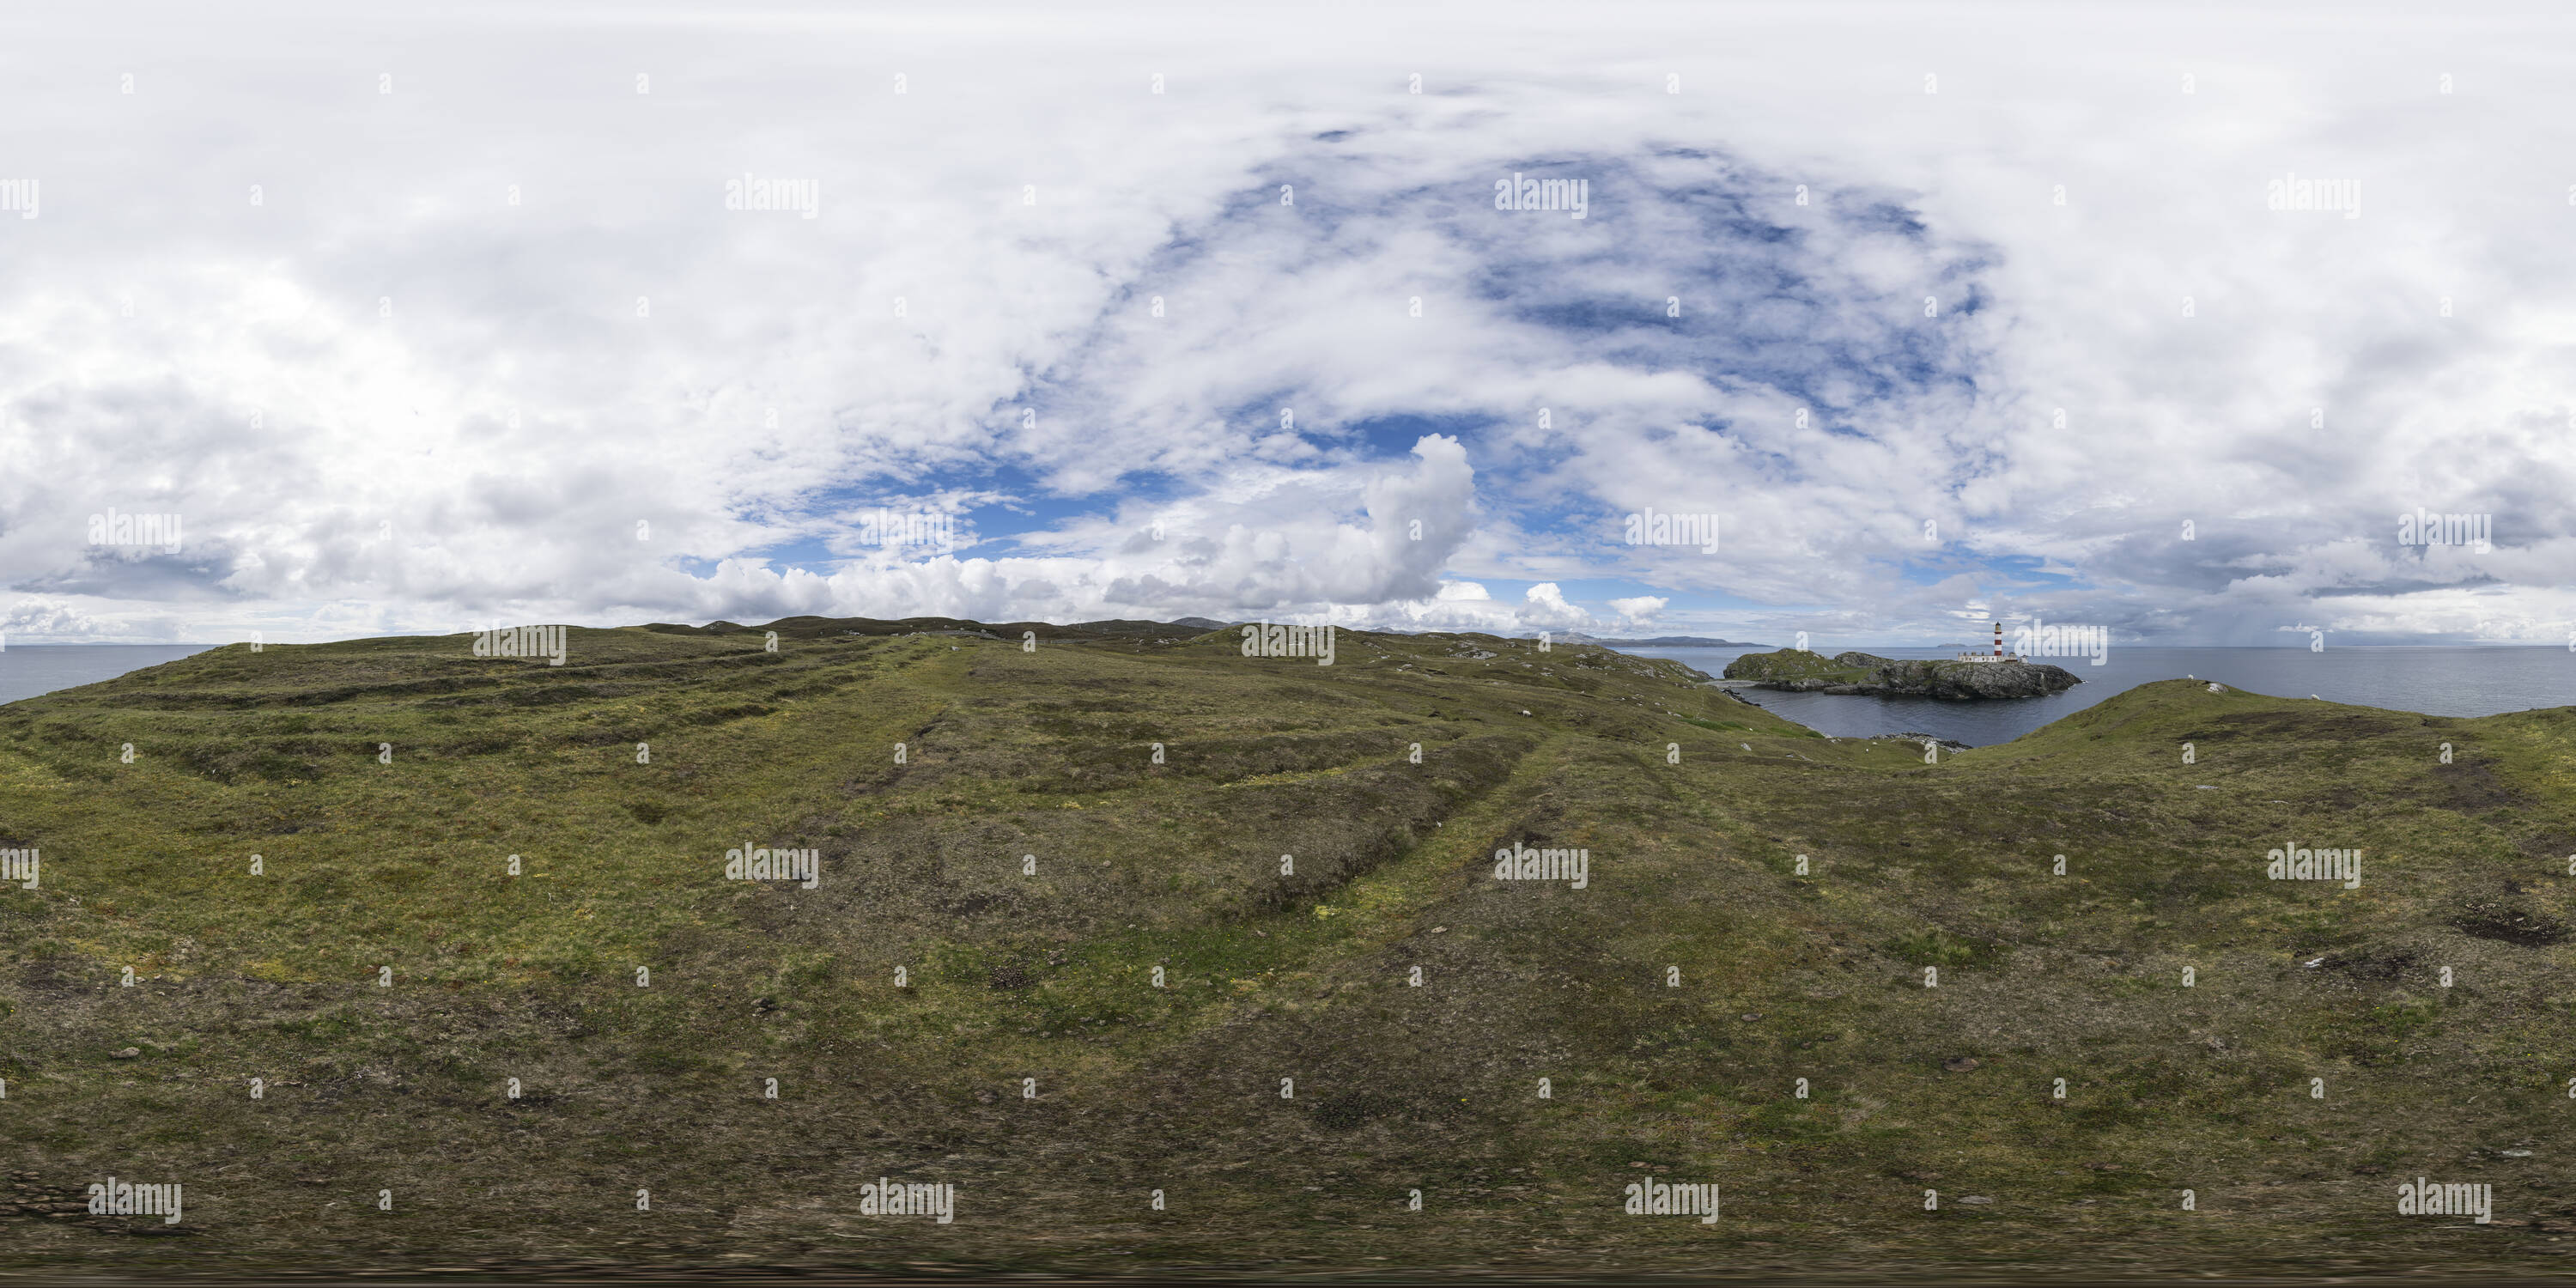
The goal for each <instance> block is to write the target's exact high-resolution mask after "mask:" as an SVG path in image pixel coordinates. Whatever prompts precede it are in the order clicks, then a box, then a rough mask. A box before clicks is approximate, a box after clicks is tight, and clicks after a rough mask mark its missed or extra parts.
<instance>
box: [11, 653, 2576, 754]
mask: <svg viewBox="0 0 2576 1288" xmlns="http://www.w3.org/2000/svg"><path fill="white" fill-rule="evenodd" d="M210 647H212V646H211V645H206V644H18V645H11V646H9V647H8V648H6V649H0V702H15V701H17V700H18V699H20V698H32V697H34V696H36V695H37V694H40V693H52V692H54V691H55V690H57V689H68V688H73V687H75V686H78V685H83V684H96V683H98V682H99V681H101V680H112V679H115V678H116V677H118V676H120V675H124V674H126V673H128V672H130V671H136V670H140V669H142V668H143V667H147V666H157V665H159V664H160V663H163V662H170V661H176V660H177V659H179V658H183V657H187V656H189V655H191V654H194V653H200V652H203V651H205V650H206V649H207V648H210ZM1614 647H1616V646H1615V645H1614ZM1622 651H1624V652H1630V653H1636V654H1640V655H1643V656H1647V657H1668V658H1672V659H1673V660H1675V661H1678V662H1681V663H1683V664H1685V665H1688V666H1691V667H1694V668H1696V669H1698V670H1701V671H1705V672H1707V673H1708V674H1709V675H1710V676H1712V677H1714V676H1717V675H1719V674H1722V673H1723V672H1724V671H1725V670H1726V664H1727V663H1729V662H1732V661H1734V660H1735V659H1736V658H1738V657H1740V656H1742V655H1744V654H1746V653H1767V652H1769V651H1771V650H1769V649H1768V648H1664V647H1647V646H1638V647H1633V648H1625V649H1623V650H1622ZM1836 651H1837V652H1840V651H1841V650H1836ZM1861 651H1862V652H1864V653H1876V654H1878V655H1879V656H1881V657H1898V658H1943V657H1950V656H1953V655H1955V654H1956V653H1957V652H1958V650H1957V649H1955V648H1950V649H1903V648H1864V649H1862V650H1861ZM2050 660H2051V662H2052V664H2053V665H2057V666H2063V667H2065V668H2066V669H2067V670H2069V671H2072V672H2074V673H2075V675H2076V676H2077V677H2078V678H2080V679H2082V680H2083V681H2084V682H2083V683H2082V684H2079V685H2076V686H2075V687H2074V688H2072V689H2068V690H2067V691H2065V692H2064V693H2055V694H2050V695H2049V696H2047V697H2041V698H1994V699H1988V700H1985V701H1979V702H1944V701H1941V700H1939V699H1937V698H1878V697H1848V696H1841V695H1836V694H1829V693H1779V692H1775V691H1772V690H1769V689H1737V690H1736V692H1737V693H1739V694H1741V695H1743V696H1744V697H1746V698H1748V699H1750V700H1752V701H1753V702H1756V703H1759V704H1760V705H1761V706H1762V707H1764V708H1765V709H1767V710H1769V711H1771V712H1773V713H1775V714H1777V715H1780V716H1782V717H1784V718H1786V719H1789V720H1794V721H1796V722H1798V723H1799V724H1802V725H1805V726H1807V727H1808V728H1810V729H1813V730H1815V731H1817V732H1818V733H1826V734H1831V735H1833V736H1835V737H1837V738H1859V737H1873V736H1876V735H1880V734H1893V733H1922V734H1930V735H1932V736H1933V737H1936V738H1944V739H1948V740H1950V741H1952V742H1960V743H1965V744H1967V745H1969V746H1971V747H1982V746H1986V745H1989V744H1992V743H1998V742H2010V741H2012V740H2013V739H2015V738H2018V737H2020V736H2022V735H2023V734H2026V733H2029V732H2030V731H2031V730H2033V729H2037V728H2039V727H2040V726H2041V725H2044V724H2047V723H2048V722H2050V721H2052V720H2056V719H2058V718H2059V717H2061V716H2065V715H2067V714H2069V713H2071V712H2076V711H2081V710H2083V709H2084V708H2086V707H2089V706H2091V705H2093V704H2094V703H2096V702H2100V701H2102V700H2103V699H2105V698H2108V697H2110V696H2111V695H2113V694H2115V693H2120V692H2124V691H2126V690H2128V689H2131V688H2135V687H2136V686H2138V685H2141V684H2146V683H2148V682H2150V681H2154V680H2170V679H2180V678H2183V677H2185V676H2189V677H2191V678H2193V679H2200V680H2216V681H2218V682H2219V683H2221V684H2225V685H2228V686H2229V687H2231V688H2238V689H2248V690H2251V691H2253V692H2256V693H2267V694H2271V695H2272V696H2274V697H2283V698H2305V697H2319V698H2324V699H2325V700H2327V701H2329V702H2344V703H2351V704H2353V705H2356V706H2365V707H2384V708H2389V709H2392V710H2397V711H2416V712H2421V713H2423V714H2425V715H2436V716H2489V715H2496V714H2499V713H2501V712H2506V711H2527V710H2530V709H2532V708H2534V707H2563V706H2569V705H2576V651H2570V650H2567V649H2563V648H2512V647H2494V646H2482V645H2435V644H2394V645H2377V646H2353V647H2345V648H2328V649H2326V650H2325V651H2323V652H2316V653H2312V652H2309V651H2308V650H2306V649H2300V648H2122V647H2120V646H2119V645H2116V644H2115V645H2113V646H2111V648H2110V649H2109V651H2108V652H2107V653H2106V655H2105V657H2104V661H2103V664H2102V665H2100V666H2094V665H2092V660H2091V659H2090V658H2083V657H2078V658H2058V659H2050Z"/></svg>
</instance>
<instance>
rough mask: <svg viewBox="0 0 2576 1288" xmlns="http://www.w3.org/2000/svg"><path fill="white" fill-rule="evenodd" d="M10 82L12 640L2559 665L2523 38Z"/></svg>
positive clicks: (2565, 635)
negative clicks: (1506, 650) (772, 631)
mask: <svg viewBox="0 0 2576 1288" xmlns="http://www.w3.org/2000/svg"><path fill="white" fill-rule="evenodd" d="M0 74H5V83H6V84H7V85H9V86H10V90H9V92H8V96H9V110H8V111H7V112H6V113H0V634H5V638H6V640H7V641H8V642H12V643H48V642H52V643H72V642H163V641H189V642H208V643H223V642H231V641H237V640H248V639H251V638H254V636H256V637H258V638H263V639H265V640H269V641H277V642H294V641H312V640H325V639H343V638H352V637H359V636H371V635H389V634H411V633H446V632H453V631H460V630H468V629H476V628H480V627H485V626H491V625H500V624H514V623H540V622H542V623H569V624H574V625H585V626H614V625H625V624H634V623H641V622H653V621H663V622H672V621H678V622H707V621H712V620H717V619H727V620H732V621H737V622H746V623H748V622H761V621H767V620H770V619H773V618H777V617H782V616H788V615H794V614H822V615H828V616H854V617H877V618H896V617H906V616H926V615H936V616H951V617H965V618H974V619H979V620H985V621H1018V620H1044V621H1055V622H1067V623H1070V622H1079V621H1087V620H1095V619H1100V618H1151V619H1157V620H1171V619H1174V618H1180V617H1185V616H1199V617H1208V618H1214V619H1218V620H1225V621H1245V620H1270V621H1292V622H1309V623H1314V622H1334V623H1338V624H1340V625H1343V626H1348V627H1374V628H1387V629H1402V630H1480V631H1492V632H1497V633H1504V634H1527V633H1532V632H1536V631H1542V630H1544V631H1556V632H1564V631H1584V632H1589V633H1593V634H1599V635H1611V636H1621V635H1626V636H1644V635H1677V634H1678V635H1709V636H1721V637H1724V638H1728V639H1734V640H1742V641H1753V642H1766V643H1786V642H1788V639H1789V637H1790V636H1791V635H1792V634H1793V633H1795V632H1800V631H1804V632H1808V633H1810V635H1811V636H1812V637H1813V638H1814V639H1815V640H1817V641H1818V644H1819V646H1820V647H1824V646H1839V645H1842V644H1854V645H1857V644H1870V643H1875V644H1888V645H1898V644H1920V645H1935V644H1943V643H1949V642H1956V641H1972V640H1977V639H1981V638H1984V637H1985V636H1986V635H1987V634H1988V631H1989V628H1988V626H1987V623H1988V622H1990V621H1995V620H2001V621H2004V622H2006V623H2008V624H2011V625H2012V626H2013V627H2016V628H2017V627H2019V626H2022V625H2025V624H2030V623H2034V622H2044V623H2048V624H2058V625H2075V626H2099V627H2102V628H2104V629H2105V630H2107V631H2108V632H2109V636H2110V638H2111V639H2113V640H2115V641H2118V642H2121V643H2133V644H2137V643H2143V644H2202V645H2297V646H2302V647H2304V646H2307V645H2308V644H2309V643H2310V641H2311V638H2312V637H2316V638H2323V639H2326V640H2330V641H2332V642H2334V643H2339V644H2340V643H2350V644H2368V643H2408V642H2423V643H2434V642H2488V643H2519V644H2547V645H2553V646H2554V645H2560V644H2564V645H2566V646H2568V647H2569V648H2571V649H2576V511H2572V510H2571V506H2570V499H2571V498H2576V10H2571V9H2570V8H2568V7H2567V6H2564V5H2541V4H2532V5H2443V6H2430V5H2420V4H2418V5H2407V6H2397V5H2375V4H2367V3H2363V4H2355V3H2333V4H2322V3H2321V4H2280V5H2228V6H2224V7H2221V6H2201V5H2193V4H2181V3H2169V2H2159V3H2153V4H2122V3H2110V4H2099V5H2064V4H1956V3H1951V4H1941V5H1925V4H1903V5H1892V4H1891V5H1881V4H1840V3H1799V4H1779V5H1772V4H1711V3H1692V4H1670V5H1665V4H1633V3H1631V4H1622V3H1591V2H1589V0H1587V3H1583V4H1534V3H1527V2H1525V0H1480V2H1478V3H1472V4H1398V3H1383V2H1374V0H1373V2H1371V3H1365V4H1336V3H1299V4H1294V5H1286V4H1279V5H1207V4H1178V3H1173V4H1164V3H1131V4H1117V5H1096V4H1082V3H1049V4H1027V5H1022V4H979V5H961V4H948V3H942V4H930V3H888V4H876V5H867V6H826V5H806V4H777V3H766V2H763V0H753V2H751V3H736V4H722V5H719V4H712V3H708V4H673V3H664V2H661V0H640V2H637V3H621V4H618V5H614V6H610V5H588V4H552V5H538V4H530V3H524V2H514V3H509V4H499V5H478V4H473V3H450V2H442V3H436V4H429V3H387V4H370V5H347V4H341V5H332V6H319V5H314V6H288V5H271V4H260V3H250V4H245V5H235V6H226V7H225V12H224V13H223V14H222V15H221V16H220V17H217V16H211V15H210V14H209V12H208V11H207V10H206V8H205V7H204V6H197V5H178V4H153V5H126V4H119V3H104V4H89V3H85V4H81V5H77V6H75V5H69V4H61V3H50V2H49V3H42V4H33V5H20V6H12V7H10V8H8V9H7V10H5V11H0ZM1542 183H1544V184H1545V185H1546V186H1544V187H1542V186H1541V185H1542ZM1498 185H1499V186H1498ZM1578 197H1579V200H1580V204H1579V205H1576V204H1575V202H1576V199H1577V198H1578ZM1533 206H1534V207H1539V208H1526V207H1533ZM2419 513H2422V514H2425V515H2430V516H2433V522H2431V523H2430V524H2428V525H2418V524H2417V523H2415V522H2414V519H2415V516H2417V515H2418V514H2419ZM1657 515H1662V516H1666V517H1667V519H1668V520H1669V519H1670V518H1671V517H1672V516H1680V518H1681V520H1682V522H1681V523H1680V524H1679V525H1678V527H1677V528H1676V527H1674V526H1672V525H1670V524H1669V522H1668V524H1667V526H1666V528H1664V529H1662V530H1659V529H1657V527H1656V526H1655V525H1654V523H1653V517H1654V516H1657ZM2443 516H2452V517H2451V519H2450V520H2449V521H2447V522H2446V521H2445V520H2444V518H2443ZM1632 520H1633V521H1634V522H1632ZM1712 527H1713V529H1714V532H1715V539H1714V540H1713V541H1711V540H1708V539H1707V533H1708V531H1709V530H1710V529H1711V528H1712ZM2426 527H2429V529H2430V532H2429V533H2428V532H2426V531H2423V530H2421V529H2422V528H2426ZM2428 536H2429V537H2430V538H2431V539H2430V540H2427V539H2426V538H2427V537H2428ZM1632 537H1633V538H1635V539H1634V540H1632ZM2455 539H2456V540H2455Z"/></svg>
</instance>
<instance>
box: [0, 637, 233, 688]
mask: <svg viewBox="0 0 2576 1288" xmlns="http://www.w3.org/2000/svg"><path fill="white" fill-rule="evenodd" d="M213 647H214V645H212V644H12V645H9V646H8V647H7V648H0V702H15V701H17V700H18V699H20V698H32V697H35V696H36V695H37V694H40V693H51V692H53V691H55V690H56V689H73V688H78V687H80V686H81V685H84V684H96V683H98V682H99V681H101V680H113V679H115V678H116V677H118V676H120V675H123V674H125V673H127V672H129V671H140V670H142V669H143V668H144V667H147V666H159V665H161V664H162V663H164V662H176V661H178V660H179V659H180V658H183V657H187V656H189V655H191V654H195V653H203V652H205V651H206V650H207V649H210V648H213Z"/></svg>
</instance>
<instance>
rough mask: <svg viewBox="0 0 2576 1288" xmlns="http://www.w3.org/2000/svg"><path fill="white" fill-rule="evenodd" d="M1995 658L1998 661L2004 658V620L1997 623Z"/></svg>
mask: <svg viewBox="0 0 2576 1288" xmlns="http://www.w3.org/2000/svg"><path fill="white" fill-rule="evenodd" d="M1995 660H1996V661H1998V662H2000V661H2003V660H2004V624H2003V623H2002V622H1997V623H1995Z"/></svg>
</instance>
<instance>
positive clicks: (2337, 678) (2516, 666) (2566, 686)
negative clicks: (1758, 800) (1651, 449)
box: [1625, 644, 2576, 747]
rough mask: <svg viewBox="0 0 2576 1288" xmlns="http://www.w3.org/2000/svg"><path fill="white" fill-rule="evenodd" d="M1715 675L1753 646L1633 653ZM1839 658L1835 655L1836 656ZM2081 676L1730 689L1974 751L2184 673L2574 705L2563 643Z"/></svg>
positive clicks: (2148, 665)
mask: <svg viewBox="0 0 2576 1288" xmlns="http://www.w3.org/2000/svg"><path fill="white" fill-rule="evenodd" d="M1625 651H1626V652H1631V653H1637V654H1640V655H1643V656H1648V657H1668V658H1672V659H1673V660H1675V661H1678V662H1681V663H1683V664H1685V665H1688V666H1692V667H1696V668H1698V669H1699V670H1702V671H1706V672H1708V673H1709V674H1710V675H1712V676H1714V675H1718V674H1721V673H1722V672H1724V671H1725V670H1726V664H1727V663H1729V662H1732V661H1734V660H1735V659H1736V658H1737V657H1739V656H1742V655H1743V654H1746V653H1767V652H1770V651H1771V650H1770V649H1767V648H1756V649H1745V648H1633V649H1627V650H1625ZM1834 651H1835V652H1842V651H1843V650H1841V649H1835V650H1834ZM1860 651H1861V652H1864V653H1876V654H1878V655H1879V656H1881V657H1895V658H1943V657H1951V656H1954V655H1955V654H1956V653H1957V652H1958V650H1956V649H1920V648H1917V649H1900V648H1863V649H1861V650H1860ZM2046 660H2047V661H2049V662H2050V663H2051V664H2052V665H2055V666H2062V667H2065V668H2066V669H2067V670H2069V671H2071V672H2074V673H2075V675H2076V677H2077V678H2078V679H2081V680H2082V681H2084V682H2083V683H2082V684H2079V685H2076V686H2075V687H2074V688H2072V689H2068V690H2067V691H2066V692H2064V693H2055V694H2051V695H2049V696H2047V697H2044V698H1996V699H1989V700H1984V701H1977V702H1944V701H1941V700H1940V699H1937V698H1878V697H1849V696H1839V695H1835V694H1828V693H1780V692H1775V691H1773V690H1769V689H1738V690H1736V692H1737V693H1739V694H1741V695H1743V696H1744V697H1746V698H1749V699H1751V700H1753V701H1754V702H1756V703H1759V704H1761V706H1762V707H1763V708H1764V709H1766V710H1768V711H1770V712H1772V713H1773V714H1776V715H1779V716H1782V717H1784V718H1786V719H1790V720H1795V721H1797V722H1798V723H1799V724H1802V725H1805V726H1807V727H1808V728H1810V729H1813V730H1815V731H1817V732H1818V733H1825V734H1831V735H1833V736H1835V737H1837V738H1849V737H1868V736H1872V735H1876V734H1888V733H1928V734H1932V735H1934V736H1936V737H1941V738H1948V739H1952V740H1954V741H1958V742H1963V743H1966V744H1968V745H1969V746H1971V747H1982V746H1987V745H1989V744H1992V743H1998V742H2010V741H2012V740H2013V739H2015V738H2018V737H2020V736H2022V735H2023V734H2026V733H2029V732H2030V731H2031V730H2033V729H2037V728H2039V727H2040V726H2041V725H2044V724H2047V723H2049V722H2050V721H2053V720H2056V719H2059V718H2060V717H2063V716H2066V715H2068V714H2070V713H2073V712H2077V711H2081V710H2083V709H2084V708H2086V707H2089V706H2091V705H2093V704H2094V703H2096V702H2100V701H2102V700H2103V699H2105V698H2108V697H2111V696H2112V695H2114V694H2117V693H2122V692H2125V691H2127V690H2129V689H2132V688H2135V687H2137V686H2138V685H2141V684H2146V683H2149V682H2152V681H2155V680H2176V679H2181V678H2182V677H2184V676H2191V677H2193V678H2196V679H2202V680H2216V681H2218V682H2219V683H2221V684H2225V685H2227V686H2229V687H2231V688H2238V689H2248V690H2251V691H2253V692H2255V693H2265V694H2270V695H2272V696H2274V697H2282V698H2305V697H2309V696H2315V697H2320V698H2323V699H2325V700H2326V701H2328V702H2344V703H2351V704H2353V705H2356V706H2365V707H2384V708H2389V709H2392V710H2397V711H2415V712H2420V713H2422V714H2425V715H2435V716H2490V715H2496V714H2499V713H2502V712H2507V711H2528V710H2530V709H2532V708H2534V707H2563V706H2569V705H2576V652H2571V651H2569V650H2567V649H2563V648H2510V647H2490V646H2481V645H2429V644H2427V645H2383V646H2375V647H2348V648H2333V647H2329V648H2327V649H2326V650H2325V651H2323V652H2319V653H2311V652H2309V651H2308V650H2306V649H2303V648H2122V647H2120V646H2119V645H2116V644H2114V645H2112V646H2111V648H2110V650H2109V651H2108V654H2107V656H2106V657H2105V659H2104V662H2103V665H2101V666H2094V665H2092V660H2091V659H2090V658H2080V657H2079V658H2051V659H2046Z"/></svg>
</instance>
